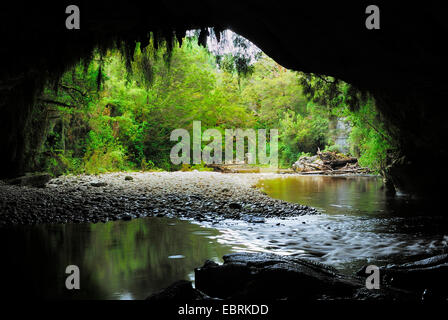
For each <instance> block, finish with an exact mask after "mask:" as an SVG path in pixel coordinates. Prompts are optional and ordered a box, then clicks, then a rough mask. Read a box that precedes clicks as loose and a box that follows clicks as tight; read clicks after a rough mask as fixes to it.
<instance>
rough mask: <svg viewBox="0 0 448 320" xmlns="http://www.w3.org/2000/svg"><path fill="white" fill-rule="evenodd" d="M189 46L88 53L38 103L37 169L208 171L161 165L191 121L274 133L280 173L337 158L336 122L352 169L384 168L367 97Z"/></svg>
mask: <svg viewBox="0 0 448 320" xmlns="http://www.w3.org/2000/svg"><path fill="white" fill-rule="evenodd" d="M197 41H198V35H196V36H195V37H191V38H186V39H184V43H183V45H182V46H180V47H179V46H178V45H177V44H176V43H174V45H173V46H172V47H171V45H170V44H169V43H158V42H157V41H156V42H155V40H154V38H152V39H151V41H150V42H149V44H148V45H147V46H146V47H145V48H143V47H141V46H140V44H137V45H136V46H135V48H133V47H132V48H126V50H124V51H123V50H122V52H120V51H119V50H111V51H107V52H102V53H101V54H100V53H97V54H96V55H94V57H93V60H92V61H91V62H90V64H88V65H87V67H86V65H85V64H84V63H80V64H79V65H77V66H75V67H74V68H73V69H72V70H70V71H68V72H66V73H65V74H64V75H63V76H62V77H61V79H60V80H59V82H58V83H57V84H55V85H54V87H55V88H56V90H52V89H50V85H49V86H48V87H47V88H46V90H45V91H44V94H43V95H42V97H40V99H39V101H40V102H39V103H41V104H42V105H43V106H44V107H45V108H44V109H45V110H46V112H47V113H48V114H51V117H49V119H52V120H51V121H50V123H49V124H48V127H49V130H48V132H47V134H46V139H45V143H44V144H43V146H42V148H41V149H42V154H43V155H45V157H42V159H41V160H40V162H41V163H40V166H41V167H42V168H44V169H45V170H47V171H49V172H52V173H54V174H63V173H101V172H107V171H117V170H143V171H147V170H160V169H164V170H178V169H182V170H199V171H204V170H210V169H209V168H206V167H205V165H204V164H200V165H191V166H190V165H188V166H187V165H184V166H183V167H180V166H175V165H173V164H172V163H171V161H170V158H169V155H170V150H171V147H172V146H173V145H174V143H173V142H171V141H170V134H171V132H172V130H174V129H177V128H184V129H186V130H189V131H190V135H192V123H193V121H201V122H202V130H205V129H207V128H216V129H218V130H219V131H220V132H221V133H222V134H224V130H225V129H226V128H254V129H261V128H263V129H278V131H279V157H280V158H279V161H280V165H281V166H285V167H289V166H290V165H291V164H292V163H293V162H295V161H296V160H297V159H298V157H299V156H300V155H305V154H314V153H315V152H316V151H317V150H318V148H320V149H324V148H326V150H336V149H338V146H335V145H332V143H331V133H330V130H329V124H330V121H331V120H332V119H334V118H335V117H342V118H345V119H346V120H347V121H348V122H349V123H350V124H351V127H352V131H351V135H350V142H351V153H352V154H353V155H356V156H359V157H360V160H359V161H360V163H361V164H363V165H366V166H369V167H371V168H374V169H377V170H379V169H380V168H382V167H383V166H384V165H385V154H386V151H387V150H388V149H389V148H391V147H392V145H393V144H392V143H391V141H390V139H389V137H388V135H387V132H386V131H385V130H384V128H383V127H382V122H381V119H380V116H379V114H378V113H377V112H376V110H375V106H374V102H373V100H372V99H371V98H370V97H368V96H366V95H365V94H362V93H359V92H357V91H356V90H354V88H353V87H351V86H349V85H348V84H346V83H344V82H342V81H338V80H335V79H333V78H331V77H322V76H315V75H309V74H301V73H298V72H294V71H290V70H287V69H285V68H283V67H282V66H280V65H279V64H277V63H276V62H275V61H273V60H272V59H270V58H269V57H267V56H266V55H263V54H261V55H260V54H258V53H257V54H256V61H255V62H254V63H253V61H252V60H253V59H254V57H253V56H251V55H248V54H245V53H244V51H237V52H236V53H233V54H224V55H219V54H214V53H211V52H209V51H208V50H207V49H206V48H204V47H202V46H199V45H198V44H197ZM234 41H236V43H235V45H237V46H238V47H239V48H243V49H244V47H245V46H246V48H247V45H248V44H247V43H246V42H244V41H242V40H241V39H238V38H237V40H235V39H234ZM239 41H242V42H239ZM132 53H133V59H130V55H132ZM168 56H169V59H167V57H168ZM217 60H218V62H219V63H218V64H217V63H216V62H217ZM99 89H100V90H99ZM206 144H207V143H205V142H204V143H203V146H204V145H206ZM268 151H269V141H268Z"/></svg>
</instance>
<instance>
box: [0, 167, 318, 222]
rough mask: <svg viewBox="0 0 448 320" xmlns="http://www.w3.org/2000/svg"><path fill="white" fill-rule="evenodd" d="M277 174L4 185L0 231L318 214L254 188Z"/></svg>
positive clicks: (140, 175) (115, 176)
mask: <svg viewBox="0 0 448 320" xmlns="http://www.w3.org/2000/svg"><path fill="white" fill-rule="evenodd" d="M276 176H278V175H276V174H274V173H264V174H257V173H251V174H223V173H217V172H132V173H128V172H119V173H107V174H101V175H97V176H94V175H78V176H72V175H69V176H60V177H58V178H55V179H52V180H50V181H49V182H48V183H47V184H46V186H45V188H32V187H24V186H17V185H9V184H6V183H5V182H0V226H1V225H11V224H37V223H83V222H92V223H97V222H107V221H115V220H131V219H133V218H138V217H146V216H165V217H180V218H191V219H194V220H196V221H199V222H203V221H205V222H211V223H215V222H216V223H217V222H219V221H220V220H223V219H242V220H246V221H251V222H263V221H264V219H265V218H269V217H280V218H281V217H291V216H300V215H307V214H318V211H317V210H316V209H314V208H310V207H308V206H304V205H300V204H294V203H289V202H286V201H282V200H276V199H272V198H270V197H268V196H267V195H265V194H264V193H263V192H262V191H260V190H258V189H257V188H255V184H256V183H257V182H258V181H259V180H260V179H261V178H270V177H276Z"/></svg>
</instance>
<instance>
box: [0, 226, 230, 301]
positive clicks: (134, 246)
mask: <svg viewBox="0 0 448 320" xmlns="http://www.w3.org/2000/svg"><path fill="white" fill-rule="evenodd" d="M218 234H219V232H218V231H217V230H214V229H207V228H203V227H200V226H198V225H195V224H192V223H190V222H188V221H181V220H177V219H165V218H146V219H136V220H133V221H130V222H123V221H119V222H109V223H105V224H67V225H39V226H17V227H12V228H4V229H2V232H1V233H0V241H1V243H2V244H3V245H2V247H3V252H2V256H3V259H2V266H1V269H2V275H4V278H5V281H3V283H2V289H3V290H4V292H8V296H9V297H10V298H15V297H16V298H19V297H20V298H23V296H24V293H25V294H26V295H27V297H26V298H44V299H45V298H57V299H67V298H68V299H124V300H125V299H144V298H146V297H147V296H148V295H149V294H151V293H152V292H155V291H157V290H160V289H162V288H164V287H166V286H168V285H170V284H171V283H172V282H173V281H175V280H179V279H187V280H191V278H192V276H193V274H192V270H193V269H194V268H195V267H198V266H200V265H202V264H203V263H204V261H205V260H206V259H214V260H219V259H221V257H222V256H223V255H224V254H227V253H230V252H231V248H230V247H229V246H225V245H221V244H218V243H217V241H216V240H215V237H216V236H217V235H218ZM70 264H74V265H77V266H79V268H80V274H81V281H80V283H81V289H80V290H67V289H66V288H65V279H66V277H67V276H68V275H66V274H65V268H66V266H67V265H70Z"/></svg>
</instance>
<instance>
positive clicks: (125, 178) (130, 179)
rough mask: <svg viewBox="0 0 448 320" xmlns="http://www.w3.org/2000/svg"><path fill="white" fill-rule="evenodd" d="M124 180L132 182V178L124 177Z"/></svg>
mask: <svg viewBox="0 0 448 320" xmlns="http://www.w3.org/2000/svg"><path fill="white" fill-rule="evenodd" d="M124 180H126V181H132V180H134V178H132V177H131V176H126V177H124Z"/></svg>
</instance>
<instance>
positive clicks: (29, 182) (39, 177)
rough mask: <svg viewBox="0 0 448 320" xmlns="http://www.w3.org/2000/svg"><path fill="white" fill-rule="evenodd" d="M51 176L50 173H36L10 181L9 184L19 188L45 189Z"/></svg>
mask: <svg viewBox="0 0 448 320" xmlns="http://www.w3.org/2000/svg"><path fill="white" fill-rule="evenodd" d="M50 180H51V176H50V175H49V174H48V173H36V174H30V175H26V176H23V177H18V178H14V179H11V180H8V181H7V183H9V184H13V185H19V186H27V187H36V188H44V187H45V185H46V184H47V182H48V181H50Z"/></svg>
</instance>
